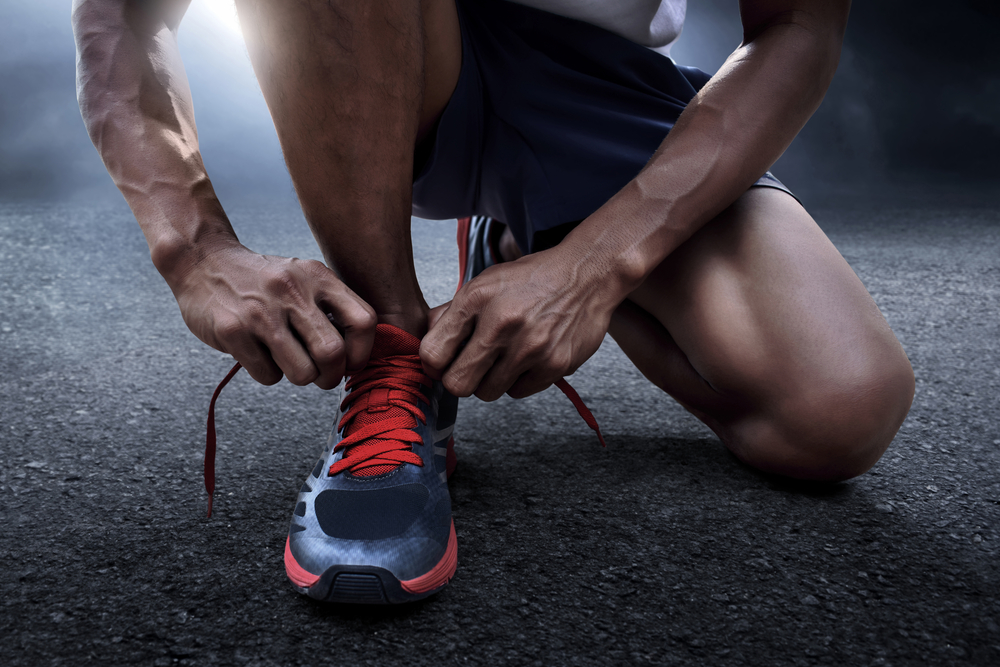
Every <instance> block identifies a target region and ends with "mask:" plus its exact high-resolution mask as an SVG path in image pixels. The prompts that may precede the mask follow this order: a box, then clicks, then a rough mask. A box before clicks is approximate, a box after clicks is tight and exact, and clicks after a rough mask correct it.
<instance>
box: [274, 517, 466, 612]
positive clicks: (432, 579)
mask: <svg viewBox="0 0 1000 667" xmlns="http://www.w3.org/2000/svg"><path fill="white" fill-rule="evenodd" d="M456 569H458V538H457V537H456V536H455V522H454V521H452V522H451V532H450V533H449V534H448V547H447V548H446V549H445V552H444V556H442V558H441V560H440V561H438V564H437V565H435V566H434V567H433V568H431V570H430V571H429V572H427V574H424V575H421V576H419V577H417V578H415V579H409V580H399V579H397V578H396V577H395V575H393V574H392V573H391V572H389V570H386V569H385V568H381V567H371V566H367V565H332V566H330V567H328V568H327V569H326V571H325V572H323V574H321V575H318V576H317V575H315V574H312V573H311V572H308V571H306V570H304V569H303V568H302V567H301V566H300V565H299V564H298V562H296V560H295V557H294V556H293V555H292V550H291V545H290V543H289V538H285V573H286V574H287V575H288V579H289V580H290V581H291V582H292V586H293V587H294V588H295V590H297V591H298V592H300V593H304V594H306V595H308V596H309V597H311V598H314V599H316V600H322V601H324V602H334V603H339V604H399V603H402V602H414V601H416V600H420V599H423V598H425V597H427V596H429V595H433V594H434V593H437V592H438V591H439V590H441V589H442V588H444V587H445V586H446V585H447V584H448V582H449V581H451V578H452V577H454V576H455V570H456Z"/></svg>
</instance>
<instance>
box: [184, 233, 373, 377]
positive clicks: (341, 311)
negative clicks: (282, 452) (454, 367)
mask: <svg viewBox="0 0 1000 667" xmlns="http://www.w3.org/2000/svg"><path fill="white" fill-rule="evenodd" d="M168 282H169V283H170V284H171V288H172V289H173V291H174V296H175V297H176V298H177V304H178V305H179V306H180V309H181V314H182V315H183V316H184V321H185V322H186V323H187V325H188V328H190V329H191V331H192V332H193V333H194V334H195V335H196V336H197V337H198V338H200V339H201V340H203V341H204V342H205V343H207V344H209V345H211V346H212V347H214V348H215V349H217V350H220V351H222V352H226V353H228V354H231V355H232V356H233V357H235V358H236V360H237V361H239V362H240V363H241V364H242V365H243V367H244V368H246V369H247V372H249V373H250V375H251V377H253V379H255V380H257V381H258V382H260V383H262V384H266V385H271V384H275V383H276V382H278V381H279V380H281V376H282V375H285V376H286V377H287V378H288V380H289V381H290V382H291V383H292V384H296V385H300V386H301V385H307V384H309V383H310V382H312V383H315V384H316V385H317V386H318V387H320V388H322V389H332V388H334V387H336V386H337V385H338V384H340V380H341V379H342V378H343V376H344V375H345V373H346V374H350V373H354V372H357V371H359V370H361V369H362V368H364V366H365V365H366V364H367V363H368V356H369V354H370V353H371V348H372V342H373V341H374V338H375V324H376V316H375V311H374V310H372V308H371V307H370V306H369V305H368V304H367V303H365V302H364V301H362V300H361V298H360V297H359V296H358V295H357V294H355V293H354V292H352V291H351V290H350V289H349V288H348V287H347V286H346V285H345V284H344V283H342V282H341V281H340V279H339V278H337V275H336V274H335V273H334V272H333V271H331V270H330V269H329V268H327V267H326V266H325V265H324V264H322V263H321V262H317V261H315V260H301V259H294V258H292V259H289V258H286V257H275V256H271V255H259V254H257V253H255V252H253V251H251V250H249V249H247V248H246V247H245V246H243V245H240V244H239V243H236V242H235V241H234V242H233V243H232V244H227V245H224V246H223V247H221V248H218V249H214V250H213V251H212V252H210V253H208V254H206V255H204V256H203V257H202V259H201V260H200V261H199V262H198V263H197V264H196V265H194V266H193V267H190V268H189V269H188V270H186V271H184V273H183V275H181V276H179V277H177V278H176V279H173V280H169V281H168Z"/></svg>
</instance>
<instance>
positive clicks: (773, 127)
mask: <svg viewBox="0 0 1000 667" xmlns="http://www.w3.org/2000/svg"><path fill="white" fill-rule="evenodd" d="M849 9H850V1H849V0H741V2H740V10H741V14H742V18H743V26H744V41H743V43H742V44H741V45H740V47H739V48H737V49H736V51H734V52H733V54H732V55H731V56H730V57H729V58H728V59H727V60H726V62H725V64H724V65H723V66H722V68H721V69H720V70H719V72H718V73H717V74H716V75H715V76H714V77H712V79H711V80H710V81H709V82H708V84H706V85H705V87H704V88H703V89H702V90H701V91H700V92H699V93H698V95H697V96H695V98H694V99H693V100H692V101H691V103H690V104H689V105H688V107H687V109H686V110H685V111H684V113H682V114H681V116H680V118H679V119H678V121H677V124H676V125H675V126H674V128H673V130H671V132H670V134H669V135H668V136H667V137H666V139H665V140H664V141H663V143H662V144H661V145H660V147H659V149H658V150H657V151H656V153H655V154H654V156H653V157H652V158H651V160H650V162H649V163H648V164H647V166H646V167H645V168H644V169H643V170H642V172H641V173H640V174H639V175H638V176H637V177H636V178H635V179H633V180H632V181H631V182H630V183H628V185H626V186H625V187H624V188H623V189H622V190H621V191H620V192H619V193H618V194H616V195H615V196H614V197H612V198H611V200H610V201H608V202H607V203H606V204H605V205H604V206H602V207H601V208H600V209H598V210H597V211H596V212H594V213H593V214H592V215H591V216H590V217H589V218H587V219H586V220H584V221H583V222H582V223H581V224H580V225H579V226H578V227H577V228H576V229H575V230H573V232H571V233H570V234H569V235H568V236H567V237H566V239H564V240H563V242H562V243H560V244H559V245H558V246H556V247H555V248H552V249H551V250H546V251H544V252H540V253H536V254H534V255H529V256H527V257H523V258H521V259H519V260H517V261H516V262H511V263H508V264H500V265H498V266H495V267H492V268H490V269H488V270H487V271H486V272H484V273H483V274H482V275H481V276H480V277H479V278H477V279H476V280H474V281H472V282H471V283H469V284H468V285H467V286H466V287H464V288H463V289H462V290H461V291H460V292H459V293H458V294H457V295H456V296H455V299H454V300H453V301H452V303H451V305H450V306H449V307H448V308H447V310H445V311H444V312H443V314H440V319H438V320H437V321H436V323H435V324H434V325H433V326H432V328H431V331H430V333H429V334H428V335H427V337H426V338H425V339H424V341H423V344H422V346H421V358H422V360H423V362H424V365H425V367H426V368H427V370H428V372H430V373H432V374H435V375H440V376H442V377H443V379H444V382H445V386H446V387H448V388H449V389H450V390H451V391H453V392H454V393H456V394H458V395H463V396H464V395H468V394H470V393H473V392H474V393H476V395H478V396H479V397H480V398H483V399H485V400H492V399H496V398H499V397H500V396H501V395H502V394H503V393H504V392H505V391H509V393H510V394H511V395H512V396H515V397H520V396H526V395H529V394H532V393H535V392H537V391H541V390H542V389H544V388H546V387H547V386H548V385H549V384H551V383H552V382H554V381H555V380H556V379H558V378H560V377H562V376H564V375H568V374H570V373H572V372H573V371H575V370H576V368H578V367H579V366H580V365H581V364H582V363H583V362H584V361H586V360H587V359H588V358H589V357H590V356H591V355H592V354H593V353H594V352H595V351H596V350H597V348H598V347H599V345H600V343H601V340H603V337H604V334H605V333H606V332H607V328H608V324H609V322H610V319H611V314H612V312H613V311H614V310H615V308H617V307H618V305H619V304H620V303H621V302H622V301H623V300H624V299H625V298H626V297H627V296H628V295H629V293H630V292H632V291H633V290H634V289H636V288H637V287H638V286H639V285H641V284H642V283H643V281H644V280H645V279H646V276H648V275H649V274H650V273H651V272H652V271H653V269H655V268H656V267H657V266H658V265H659V264H660V263H661V262H662V261H663V260H664V259H665V258H666V257H667V256H668V255H669V254H670V253H671V252H673V251H674V249H676V248H677V247H678V246H680V245H681V244H682V243H683V242H684V241H685V240H686V239H688V238H689V237H690V236H691V235H692V234H694V233H695V232H696V231H697V230H698V229H700V228H701V227H702V225H704V224H705V223H706V222H708V221H709V220H711V219H712V218H713V217H715V216H716V215H718V214H719V213H720V212H722V211H723V210H724V209H725V208H726V207H728V206H729V205H730V204H731V203H733V202H734V201H735V200H736V199H737V197H739V196H740V195H741V194H742V193H743V192H745V191H746V190H747V188H749V187H750V185H751V184H752V183H753V182H754V181H755V180H757V179H758V178H759V177H760V176H761V175H762V174H763V173H764V172H765V171H766V170H767V169H768V167H770V166H771V164H773V163H774V161H775V160H777V159H778V157H779V156H780V155H781V154H782V153H783V152H784V150H785V149H786V148H787V147H788V145H789V144H790V143H791V141H792V139H793V138H794V137H795V136H796V134H798V132H799V131H800V130H801V129H802V127H803V125H805V123H806V121H807V120H808V119H809V117H810V116H811V115H812V113H813V112H814V111H815V110H816V108H817V107H818V106H819V104H820V102H821V101H822V99H823V96H824V95H825V93H826V89H827V87H828V86H829V84H830V81H831V79H832V77H833V74H834V72H835V71H836V67H837V62H838V60H839V57H840V48H841V43H842V40H843V33H844V30H845V27H846V23H847V15H848V12H849ZM466 339H469V342H468V344H467V345H465V347H464V348H462V347H461V344H462V342H463V341H464V340H466Z"/></svg>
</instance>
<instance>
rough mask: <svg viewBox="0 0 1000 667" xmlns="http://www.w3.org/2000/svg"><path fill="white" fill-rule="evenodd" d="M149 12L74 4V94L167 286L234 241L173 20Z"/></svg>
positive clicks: (108, 2)
mask: <svg viewBox="0 0 1000 667" xmlns="http://www.w3.org/2000/svg"><path fill="white" fill-rule="evenodd" d="M164 4H166V3H164ZM179 4H180V7H181V9H180V13H182V12H183V6H184V4H186V3H179ZM153 6H155V3H129V2H122V1H120V0H119V1H113V0H77V2H75V3H74V7H73V29H74V34H75V36H76V43H77V54H78V55H77V94H78V98H79V102H80V110H81V113H82V115H83V119H84V122H85V123H86V125H87V130H88V132H89V133H90V137H91V139H92V140H93V142H94V145H95V146H96V147H97V150H98V152H99V153H100V155H101V158H102V159H103V160H104V164H105V165H106V167H107V169H108V172H109V173H110V174H111V177H112V179H114V182H115V184H116V185H117V186H118V188H119V189H120V190H121V191H122V194H123V195H124V196H125V199H126V201H127V202H128V204H129V206H130V207H131V208H132V211H133V213H134V214H135V217H136V219H137V220H138V222H139V225H140V226H141V227H142V230H143V233H144V234H145V236H146V240H147V242H148V243H149V248H150V254H151V256H152V258H153V262H154V264H155V265H156V267H157V269H158V270H159V271H160V273H161V274H163V276H164V278H166V279H167V282H168V283H171V285H173V284H174V283H175V282H176V281H178V280H180V278H181V277H182V275H183V274H184V273H185V272H186V271H187V270H188V268H189V267H190V265H192V264H196V263H197V262H198V261H199V259H200V255H201V254H203V253H205V252H209V251H210V248H211V247H212V246H213V244H214V243H216V242H228V243H233V242H235V241H236V237H235V234H234V232H233V229H232V226H231V225H230V224H229V221H228V219H227V218H226V215H225V213H224V212H223V210H222V207H221V205H220V204H219V201H218V198H217V197H216V195H215V191H214V190H213V188H212V184H211V182H210V180H209V178H208V174H207V173H206V171H205V166H204V164H203V162H202V159H201V154H200V152H199V150H198V135H197V130H196V128H195V124H194V110H193V106H192V103H191V95H190V90H189V88H188V84H187V80H186V78H185V76H184V70H183V65H182V63H181V60H180V55H179V53H178V49H177V41H176V22H174V23H173V25H170V23H172V22H171V21H170V20H169V15H165V14H164V13H163V12H159V13H154V11H153V10H152V9H150V8H151V7H153ZM177 6H178V3H175V4H174V5H172V6H171V8H172V9H176V7H177ZM177 21H179V14H178V17H177Z"/></svg>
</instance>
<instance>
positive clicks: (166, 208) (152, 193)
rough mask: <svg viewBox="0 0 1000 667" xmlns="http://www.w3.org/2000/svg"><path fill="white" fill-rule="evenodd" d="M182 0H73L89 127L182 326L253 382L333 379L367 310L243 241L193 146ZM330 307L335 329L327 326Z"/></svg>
mask: <svg viewBox="0 0 1000 667" xmlns="http://www.w3.org/2000/svg"><path fill="white" fill-rule="evenodd" d="M189 2H190V0H154V1H146V2H143V1H142V0H74V4H73V30H74V34H75V36H76V43H77V54H78V55H77V94H78V98H79V102H80V110H81V112H82V114H83V119H84V122H85V123H86V125H87V130H88V131H89V133H90V137H91V139H92V140H93V142H94V145H95V146H96V147H97V150H98V152H99V153H100V154H101V157H102V158H103V160H104V163H105V165H106V166H107V169H108V172H109V173H110V174H111V177H112V178H113V179H114V181H115V184H116V185H117V186H118V187H119V189H120V190H121V191H122V194H123V195H124V196H125V199H126V201H127V202H128V204H129V206H130V207H131V208H132V211H133V213H134V214H135V217H136V220H138V222H139V225H140V226H141V227H142V231H143V233H144V234H145V236H146V240H147V242H148V243H149V248H150V255H151V257H152V260H153V263H154V265H155V266H156V268H157V270H159V272H160V274H161V275H162V276H163V277H164V279H165V280H166V281H167V283H168V284H169V285H170V288H171V289H172V290H173V292H174V295H175V297H176V298H177V301H178V305H179V306H180V308H181V313H182V314H183V316H184V319H185V322H187V324H188V326H189V327H190V328H191V330H192V331H193V332H194V333H195V334H196V335H197V336H198V337H199V338H201V339H202V340H203V341H205V342H206V343H208V344H209V345H212V346H213V347H215V348H217V349H219V350H222V351H225V352H228V353H230V354H232V355H233V356H234V357H236V359H237V360H239V361H240V362H242V363H243V365H244V366H245V367H246V368H247V370H248V371H249V372H250V374H251V375H252V376H253V377H254V378H255V379H257V380H259V381H261V382H264V383H267V384H272V383H274V382H277V381H278V380H279V379H280V378H281V376H282V374H283V373H284V374H285V375H287V376H288V378H289V380H291V381H292V382H295V383H296V384H307V383H309V382H313V381H315V382H316V384H318V385H319V386H322V387H324V388H329V387H332V386H335V385H336V384H337V383H338V382H339V381H340V377H341V376H342V375H343V373H344V370H345V365H346V366H347V367H348V368H351V369H355V368H359V367H361V366H363V365H364V363H365V362H366V361H367V357H368V352H369V350H370V347H371V339H372V336H373V327H374V314H373V313H372V311H371V309H370V308H369V307H368V306H367V304H365V303H364V302H363V301H361V299H359V298H358V297H357V296H356V295H354V293H353V292H351V291H350V290H349V289H347V288H346V286H344V285H343V283H341V282H340V281H339V280H338V279H337V278H336V275H335V274H334V273H333V272H332V271H330V270H329V269H327V268H326V267H325V266H323V265H322V264H320V263H319V262H304V261H301V260H296V259H286V258H280V257H269V256H264V255H258V254H256V253H253V252H251V251H250V250H248V249H247V248H245V247H244V246H242V245H241V244H240V243H239V241H238V239H237V237H236V234H235V232H234V231H233V228H232V225H231V224H230V222H229V219H228V218H227V217H226V214H225V212H224V211H223V209H222V205H221V204H220V203H219V200H218V198H217V197H216V195H215V191H214V189H213V188H212V183H211V181H210V180H209V177H208V174H207V172H206V171H205V166H204V163H203V162H202V159H201V154H200V152H199V150H198V133H197V129H196V127H195V122H194V107H193V105H192V101H191V92H190V89H189V87H188V83H187V78H186V76H185V74H184V68H183V64H182V63H181V59H180V54H179V51H178V48H177V29H178V26H179V24H180V21H181V17H182V16H183V14H184V12H185V11H186V9H187V6H188V4H189ZM327 312H329V313H332V315H333V318H334V320H335V321H336V322H337V324H338V326H339V328H340V330H341V331H343V332H345V335H346V339H347V340H346V345H345V341H344V339H343V338H342V337H341V335H340V334H339V333H338V329H337V328H335V327H334V326H333V325H331V324H330V320H328V319H327V316H326V313H327Z"/></svg>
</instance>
